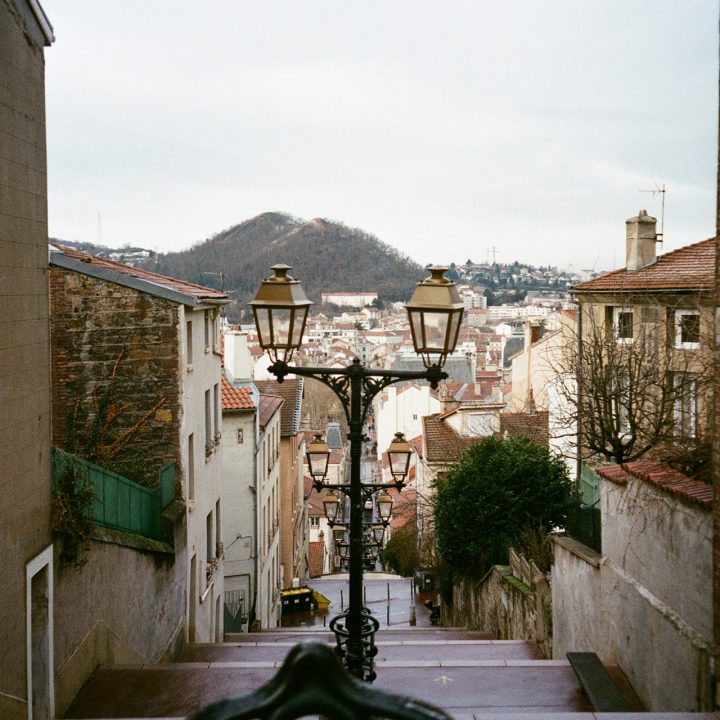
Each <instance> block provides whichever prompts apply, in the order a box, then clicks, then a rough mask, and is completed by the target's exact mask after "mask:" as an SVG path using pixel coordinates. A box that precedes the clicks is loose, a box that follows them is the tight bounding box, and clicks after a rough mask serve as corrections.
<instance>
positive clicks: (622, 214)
mask: <svg viewBox="0 0 720 720" xmlns="http://www.w3.org/2000/svg"><path fill="white" fill-rule="evenodd" d="M43 6H44V8H45V10H46V12H47V13H48V15H49V17H50V20H51V22H52V23H53V25H54V28H55V35H56V42H55V44H54V45H53V46H52V47H51V48H49V49H48V50H47V51H46V66H47V76H46V82H47V85H46V87H47V128H48V181H49V188H48V190H49V213H50V234H51V235H52V236H55V237H60V238H64V239H70V240H72V239H75V240H89V241H96V240H97V239H98V237H99V231H98V215H100V217H101V235H102V240H103V242H104V243H105V244H108V245H121V244H123V243H131V244H138V245H142V246H145V247H151V248H156V249H158V250H160V251H167V250H177V249H182V248H186V247H188V246H189V245H191V244H192V243H194V242H197V241H200V240H203V239H205V238H207V237H208V236H210V235H212V234H214V233H216V232H218V231H220V230H222V229H224V228H227V227H229V226H231V225H234V224H236V223H239V222H241V221H242V220H245V219H247V218H249V217H252V216H253V215H256V214H258V213H261V212H264V211H269V210H279V211H286V212H289V213H291V214H293V215H296V216H299V217H302V218H306V219H311V218H313V217H317V216H322V217H327V218H330V219H338V220H342V221H343V222H345V223H346V224H348V225H353V226H358V227H361V228H363V229H365V230H367V231H369V232H371V233H374V234H375V235H377V236H378V237H380V239H382V240H384V241H385V242H387V243H388V244H390V245H392V246H394V247H396V248H398V249H400V250H401V251H403V252H405V253H407V254H408V255H410V256H411V257H413V258H414V259H416V260H417V261H419V262H421V263H427V262H431V261H433V262H448V263H449V262H451V261H455V262H464V261H465V260H466V259H467V258H471V259H473V260H475V261H480V260H485V259H487V258H488V257H489V256H490V253H491V248H492V247H495V248H496V258H497V260H498V261H499V262H501V261H502V262H509V261H512V260H515V259H518V260H523V261H528V262H532V263H535V264H554V265H560V266H566V265H568V264H569V263H574V264H576V265H579V266H581V267H597V268H603V269H608V268H610V267H614V266H617V265H618V264H621V263H622V262H623V261H624V231H625V228H624V221H625V219H626V218H627V217H629V216H631V215H634V214H636V213H637V211H638V210H639V209H640V208H647V209H648V211H649V212H650V213H651V214H657V215H659V212H660V201H659V198H658V197H653V196H652V195H650V194H641V193H640V192H639V191H640V190H643V189H650V188H653V187H654V186H655V184H656V183H659V184H662V183H665V184H666V186H667V189H668V191H667V195H666V222H665V231H666V242H665V244H664V248H663V251H667V250H671V249H674V248H676V247H680V246H682V245H686V244H688V243H691V242H696V241H698V240H701V239H704V238H706V237H708V236H710V235H712V234H714V224H715V208H714V206H715V177H714V176H715V168H716V138H717V104H718V103H717V86H718V61H717V59H718V47H717V45H718V18H717V2H713V1H712V0H682V2H678V0H602V1H601V2H598V1H597V0H595V1H594V2H593V1H590V0H551V1H550V2H539V1H538V0H502V1H501V0H445V1H444V2H435V1H431V0H362V1H361V2H360V1H354V0H255V1H254V2H249V1H247V2H246V1H245V0H235V1H233V2H231V1H230V0H224V1H220V0H205V1H204V2H197V1H196V0H194V1H193V2H190V0H162V1H161V0H122V1H121V2H119V1H118V0H43Z"/></svg>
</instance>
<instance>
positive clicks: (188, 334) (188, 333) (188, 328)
mask: <svg viewBox="0 0 720 720" xmlns="http://www.w3.org/2000/svg"><path fill="white" fill-rule="evenodd" d="M192 336H193V328H192V320H188V321H187V322H186V323H185V349H186V351H187V364H188V367H192V364H193V341H192Z"/></svg>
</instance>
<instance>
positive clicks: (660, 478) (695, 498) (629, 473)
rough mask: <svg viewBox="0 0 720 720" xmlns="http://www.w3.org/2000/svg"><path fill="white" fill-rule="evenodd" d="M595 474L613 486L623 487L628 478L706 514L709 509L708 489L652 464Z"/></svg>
mask: <svg viewBox="0 0 720 720" xmlns="http://www.w3.org/2000/svg"><path fill="white" fill-rule="evenodd" d="M595 472H597V474H598V475H600V476H601V477H603V478H605V479H606V480H610V481H611V482H614V483H615V484H616V485H625V484H627V482H628V480H629V479H630V478H631V477H634V478H637V479H639V480H643V481H645V482H647V483H650V484H651V485H654V486H655V487H657V488H659V489H661V490H664V491H665V492H667V493H669V494H670V495H673V496H675V497H677V498H680V499H681V500H683V501H685V502H687V503H690V504H692V505H699V506H700V507H703V508H706V509H708V510H709V509H710V508H711V507H712V497H713V489H712V486H711V485H706V484H705V483H704V482H700V481H699V480H693V479H692V478H689V477H688V476H687V475H683V474H682V473H681V472H678V471H677V470H673V468H671V467H668V466H667V465H663V464H662V463H660V462H657V461H656V460H635V461H633V462H629V463H624V464H623V465H608V466H605V467H599V468H595Z"/></svg>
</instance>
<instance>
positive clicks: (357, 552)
mask: <svg viewBox="0 0 720 720" xmlns="http://www.w3.org/2000/svg"><path fill="white" fill-rule="evenodd" d="M272 269H273V270H274V271H275V275H274V276H273V277H271V278H268V279H266V280H264V281H263V283H262V285H261V286H260V289H259V290H258V293H257V295H256V296H255V299H254V300H253V301H252V302H251V303H250V305H251V306H252V309H253V313H254V316H255V324H256V326H257V331H258V337H259V340H260V346H261V347H262V348H263V349H264V350H265V351H266V352H268V354H269V356H270V358H271V360H272V361H273V364H272V365H271V366H270V367H269V368H268V369H269V370H270V372H271V373H273V375H275V377H276V378H277V379H278V382H282V381H283V379H284V378H285V376H286V375H288V374H290V373H293V374H295V375H300V376H302V377H311V378H315V379H316V380H319V381H320V382H322V383H324V384H325V385H327V386H328V387H329V388H330V389H331V390H333V392H334V393H335V395H337V397H338V399H339V400H340V402H341V403H342V406H343V410H344V411H345V416H346V419H347V421H348V425H349V428H350V432H349V434H348V438H349V440H350V483H349V484H343V483H338V484H333V485H332V486H330V485H325V483H324V480H325V474H326V473H327V459H328V457H329V454H328V455H324V453H325V450H323V449H322V448H321V447H320V446H319V443H318V445H316V446H315V447H314V446H313V445H314V443H311V444H310V447H309V448H308V463H309V466H310V472H311V475H312V477H313V484H314V485H315V487H316V488H322V487H331V492H330V493H328V494H327V495H326V497H325V499H324V505H325V511H326V515H327V517H328V520H330V519H331V518H332V522H334V521H336V520H337V517H338V510H339V507H340V498H339V497H338V495H337V494H336V492H335V491H336V490H339V491H340V492H342V493H343V494H345V495H347V496H348V497H349V498H350V522H349V527H350V532H349V572H350V581H349V582H350V597H349V607H348V611H347V612H346V613H343V614H342V615H339V616H338V617H336V618H334V619H333V621H332V622H331V624H330V627H331V628H332V629H333V631H334V632H335V635H336V638H337V643H338V647H337V649H338V652H339V653H340V654H341V656H342V657H343V661H344V663H345V666H346V667H347V669H348V670H349V671H350V672H351V673H352V674H353V675H355V676H356V677H358V678H360V679H363V680H367V681H372V680H373V679H374V678H375V672H374V670H373V656H374V654H375V652H376V650H375V647H374V633H375V631H376V630H377V628H378V627H379V623H378V622H377V620H376V619H375V618H374V617H372V615H370V612H369V611H368V610H367V609H366V608H364V607H363V561H364V548H363V509H364V506H365V502H366V501H367V500H370V499H371V498H372V496H373V495H374V493H375V492H377V491H378V490H383V491H385V492H382V493H380V495H379V496H378V498H377V504H378V514H379V515H380V517H381V518H382V517H383V515H385V516H386V517H387V518H388V519H389V517H390V512H391V509H392V496H391V495H390V494H389V493H387V492H386V491H387V490H388V489H389V488H397V489H398V490H400V489H402V486H403V482H404V478H405V474H406V473H407V467H408V463H409V458H408V459H407V461H406V462H405V465H404V469H403V466H402V461H401V459H400V454H399V452H398V450H397V448H396V449H395V450H393V445H392V444H391V447H390V452H391V473H392V475H393V479H394V482H393V483H390V484H372V485H367V484H363V482H362V479H361V472H360V466H361V453H362V443H363V440H365V439H366V438H365V436H364V434H363V426H364V424H365V421H366V419H367V414H368V411H369V409H370V407H371V404H372V400H373V398H374V397H375V396H376V395H377V394H378V393H379V392H380V391H381V390H383V389H384V388H386V387H387V386H388V385H392V384H393V383H397V382H401V381H404V380H427V381H428V382H429V383H430V385H431V386H432V387H433V388H436V387H437V385H438V383H439V382H440V380H444V379H445V378H446V377H447V373H446V372H444V371H443V369H442V368H443V365H444V364H445V359H446V358H447V356H448V355H449V354H450V353H452V352H453V350H454V349H455V345H456V344H457V338H458V333H459V330H460V324H461V322H462V315H463V310H464V306H463V303H462V302H461V300H460V296H459V295H458V292H457V289H456V287H455V283H453V282H451V281H450V280H448V279H447V278H446V277H445V276H444V272H445V270H446V269H447V268H445V267H439V266H434V267H431V268H429V270H430V273H431V276H430V277H429V278H427V279H425V280H423V281H422V282H419V283H418V284H417V288H416V290H415V292H414V294H413V297H412V299H411V300H410V302H409V303H408V304H407V305H406V309H407V312H408V317H409V320H410V328H411V331H412V337H413V344H414V346H415V351H416V352H417V353H418V354H419V355H420V356H421V357H422V359H423V363H424V365H425V370H418V371H414V370H373V369H372V368H366V367H365V366H363V365H362V364H361V363H360V360H358V358H355V359H354V360H353V362H352V364H351V365H349V366H348V367H345V368H326V367H307V366H305V367H295V366H291V365H289V362H290V360H291V359H292V356H293V353H294V352H295V351H296V350H297V349H298V348H299V347H300V345H301V343H302V336H303V331H304V328H305V321H306V319H307V313H308V308H309V307H310V305H311V304H312V303H311V302H310V301H309V300H308V299H307V297H306V296H305V293H304V291H303V289H302V287H301V286H300V283H299V281H298V280H295V279H293V278H292V277H290V276H289V275H288V271H289V270H290V268H289V267H288V266H287V265H274V266H273V268H272ZM316 439H317V438H316ZM396 440H397V438H396ZM394 442H395V441H393V443H394ZM395 461H398V462H397V467H396V465H395V464H394V462H395Z"/></svg>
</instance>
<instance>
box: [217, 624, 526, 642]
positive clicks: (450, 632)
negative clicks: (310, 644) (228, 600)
mask: <svg viewBox="0 0 720 720" xmlns="http://www.w3.org/2000/svg"><path fill="white" fill-rule="evenodd" d="M334 638H335V636H334V635H333V633H332V632H330V629H329V628H327V629H325V628H317V627H309V628H306V629H303V630H300V629H292V630H290V629H287V628H276V629H274V630H263V631H262V632H259V633H225V642H226V643H236V644H240V643H242V644H245V643H247V644H254V643H257V642H301V641H302V640H303V639H307V640H310V639H315V640H318V641H319V642H334ZM375 638H376V642H377V643H378V644H379V643H380V642H382V641H388V640H403V639H405V638H408V639H411V640H412V639H414V640H418V641H420V640H428V641H433V640H462V641H465V640H492V639H493V635H492V633H488V632H480V631H476V630H466V629H465V628H449V627H448V628H445V627H431V628H407V627H406V628H386V627H383V628H380V630H378V632H377V634H376V635H375ZM513 642H514V641H513ZM518 642H520V641H518Z"/></svg>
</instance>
